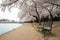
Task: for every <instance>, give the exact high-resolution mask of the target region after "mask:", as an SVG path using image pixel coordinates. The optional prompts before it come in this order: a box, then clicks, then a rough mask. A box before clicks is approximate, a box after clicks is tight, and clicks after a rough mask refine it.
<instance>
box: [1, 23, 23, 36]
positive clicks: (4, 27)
mask: <svg viewBox="0 0 60 40" xmlns="http://www.w3.org/2000/svg"><path fill="white" fill-rule="evenodd" d="M21 25H22V24H17V23H0V35H2V34H4V33H7V32H9V31H11V30H13V29H16V28H18V27H20V26H21Z"/></svg>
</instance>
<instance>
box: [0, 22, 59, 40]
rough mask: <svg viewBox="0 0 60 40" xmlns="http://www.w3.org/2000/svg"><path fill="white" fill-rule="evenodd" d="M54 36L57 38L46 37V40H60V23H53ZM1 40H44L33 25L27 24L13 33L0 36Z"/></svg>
mask: <svg viewBox="0 0 60 40" xmlns="http://www.w3.org/2000/svg"><path fill="white" fill-rule="evenodd" d="M52 32H53V34H55V36H51V37H46V40H60V22H59V21H57V22H54V23H53V31H52ZM0 40H44V38H43V35H42V34H41V33H40V32H37V31H36V30H35V29H34V27H33V26H32V24H31V23H25V24H24V25H23V26H22V27H19V28H17V29H15V30H13V31H11V32H8V33H6V34H4V35H2V36H0Z"/></svg>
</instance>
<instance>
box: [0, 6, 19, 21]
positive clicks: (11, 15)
mask: <svg viewBox="0 0 60 40" xmlns="http://www.w3.org/2000/svg"><path fill="white" fill-rule="evenodd" d="M18 12H19V9H18V8H16V7H13V8H11V12H9V11H8V10H7V8H6V10H5V12H3V11H1V9H0V19H1V18H2V19H9V20H19V18H18Z"/></svg>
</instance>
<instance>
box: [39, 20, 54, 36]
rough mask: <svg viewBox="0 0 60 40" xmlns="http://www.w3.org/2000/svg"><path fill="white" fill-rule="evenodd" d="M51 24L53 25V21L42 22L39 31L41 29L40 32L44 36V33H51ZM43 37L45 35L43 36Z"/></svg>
mask: <svg viewBox="0 0 60 40" xmlns="http://www.w3.org/2000/svg"><path fill="white" fill-rule="evenodd" d="M52 24H53V21H46V22H43V23H42V27H41V28H40V29H42V31H43V32H44V34H45V33H46V32H49V33H51V32H52ZM44 36H45V35H44Z"/></svg>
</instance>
